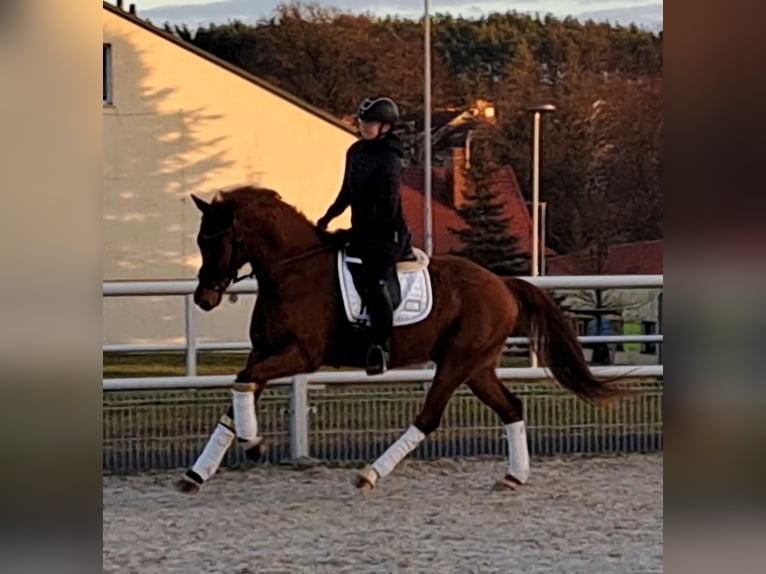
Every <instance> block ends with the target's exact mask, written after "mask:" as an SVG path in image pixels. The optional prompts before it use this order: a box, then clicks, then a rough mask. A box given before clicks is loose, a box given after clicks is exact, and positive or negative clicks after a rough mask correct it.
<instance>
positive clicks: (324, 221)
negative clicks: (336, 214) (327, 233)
mask: <svg viewBox="0 0 766 574" xmlns="http://www.w3.org/2000/svg"><path fill="white" fill-rule="evenodd" d="M330 221H331V220H330V218H329V217H327V216H326V215H325V216H324V217H320V218H319V221H317V227H318V228H319V229H321V230H322V231H324V230H325V229H327V226H328V225H330Z"/></svg>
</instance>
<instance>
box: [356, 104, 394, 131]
mask: <svg viewBox="0 0 766 574" xmlns="http://www.w3.org/2000/svg"><path fill="white" fill-rule="evenodd" d="M356 117H357V118H358V119H360V120H365V121H368V122H374V121H378V122H382V123H384V124H391V125H392V126H393V125H395V124H396V122H398V121H399V108H398V107H397V105H396V103H395V102H394V100H392V99H391V98H367V99H366V100H364V101H363V102H362V103H361V104H360V106H359V111H358V112H357V114H356Z"/></svg>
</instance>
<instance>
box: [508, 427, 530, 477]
mask: <svg viewBox="0 0 766 574" xmlns="http://www.w3.org/2000/svg"><path fill="white" fill-rule="evenodd" d="M505 436H506V437H507V438H508V474H510V475H511V476H512V477H513V478H515V479H516V480H518V481H519V482H521V483H522V484H523V483H525V482H526V481H527V479H528V478H529V448H528V447H527V431H526V427H525V426H524V421H518V422H515V423H511V424H509V425H505Z"/></svg>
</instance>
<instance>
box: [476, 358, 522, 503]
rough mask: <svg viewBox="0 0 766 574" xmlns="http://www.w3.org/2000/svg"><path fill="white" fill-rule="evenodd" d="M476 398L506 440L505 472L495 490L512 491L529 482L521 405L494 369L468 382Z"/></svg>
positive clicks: (481, 373)
mask: <svg viewBox="0 0 766 574" xmlns="http://www.w3.org/2000/svg"><path fill="white" fill-rule="evenodd" d="M468 386H469V387H470V389H471V390H472V391H473V393H474V394H475V395H476V397H477V398H478V399H479V400H480V401H481V402H483V403H484V404H485V405H487V406H488V407H490V408H491V409H492V410H493V411H495V412H496V413H497V415H498V416H499V417H500V420H501V421H503V425H504V427H505V436H506V439H507V440H508V472H507V473H506V475H505V476H504V477H503V478H502V479H501V480H499V481H498V482H497V483H496V484H495V488H496V489H498V490H514V489H515V488H517V487H518V486H519V485H522V484H524V483H525V482H526V481H527V478H529V447H528V446H527V434H526V427H525V424H524V405H523V403H522V402H521V399H519V398H518V397H517V396H516V395H514V394H513V393H511V391H509V390H508V389H506V388H505V386H504V385H503V383H502V382H501V381H500V379H498V378H497V374H496V373H495V369H494V368H492V369H485V370H483V371H481V372H480V373H479V374H478V375H476V376H474V377H472V378H471V380H469V381H468Z"/></svg>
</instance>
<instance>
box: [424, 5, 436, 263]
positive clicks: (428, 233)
mask: <svg viewBox="0 0 766 574" xmlns="http://www.w3.org/2000/svg"><path fill="white" fill-rule="evenodd" d="M423 4H424V5H423V9H424V14H423V24H424V32H423V36H424V37H423V46H424V54H423V56H424V64H423V76H424V78H423V115H424V116H425V117H424V121H423V132H424V138H423V143H424V146H425V147H424V152H425V153H424V156H425V157H424V158H423V164H424V169H425V173H424V174H423V175H424V177H423V250H424V251H425V252H426V254H427V255H428V256H429V257H431V256H432V255H433V250H434V247H433V217H432V215H431V14H430V5H431V2H430V0H424V2H423Z"/></svg>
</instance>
